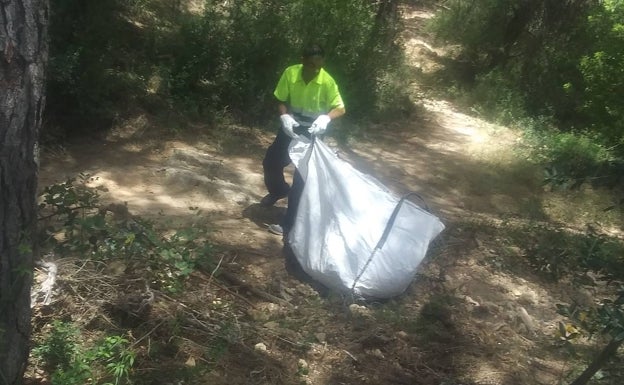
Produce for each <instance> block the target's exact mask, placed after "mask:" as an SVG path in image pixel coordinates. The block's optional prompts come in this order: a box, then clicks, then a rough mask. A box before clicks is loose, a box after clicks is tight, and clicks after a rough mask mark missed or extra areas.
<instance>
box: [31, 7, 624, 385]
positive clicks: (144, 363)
mask: <svg viewBox="0 0 624 385" xmlns="http://www.w3.org/2000/svg"><path fill="white" fill-rule="evenodd" d="M431 16H432V14H431V12H430V11H428V10H423V9H411V8H410V9H405V10H404V17H405V20H406V30H405V33H404V43H405V48H406V50H407V52H406V54H407V56H408V57H409V58H410V61H411V65H412V67H413V68H412V69H413V71H414V74H423V73H427V72H430V71H435V70H436V69H437V68H438V67H439V66H440V64H439V62H438V61H437V60H436V58H438V57H440V56H442V55H444V51H443V50H442V48H440V47H435V45H434V43H433V42H432V41H430V39H428V37H427V35H426V34H424V33H423V32H422V29H421V26H422V23H423V22H424V21H425V20H426V19H428V18H430V17H431ZM417 79H418V78H417V77H416V75H415V78H414V81H413V82H412V84H410V87H412V91H413V96H414V102H415V103H416V107H417V108H415V109H414V111H413V112H412V113H411V114H410V115H409V116H406V117H405V118H404V119H401V120H400V121H396V122H394V123H391V124H388V125H380V126H379V127H378V128H377V129H376V130H369V131H368V132H373V133H371V134H369V135H368V137H365V138H362V139H358V140H357V141H350V142H349V143H348V145H345V146H338V145H337V144H336V143H335V142H333V141H331V140H329V141H328V142H329V144H330V145H331V146H333V147H334V148H336V149H337V150H338V151H339V152H340V153H341V154H342V155H343V157H344V158H345V159H346V161H348V162H350V163H352V164H353V165H354V166H355V168H357V169H359V170H360V171H363V172H365V173H367V174H370V175H372V176H374V177H375V178H377V179H378V180H380V181H381V182H383V183H384V184H385V185H386V186H387V187H388V188H390V189H391V190H392V191H394V192H396V193H397V195H402V194H404V193H406V192H417V193H418V194H419V195H420V196H422V197H423V198H424V200H425V201H426V202H427V204H428V205H429V206H430V207H431V209H432V211H433V213H435V215H437V216H438V217H439V218H440V219H441V220H442V222H443V223H444V224H445V226H446V229H445V230H444V232H443V233H442V234H441V236H440V237H439V238H438V239H437V240H436V242H435V243H434V244H432V247H431V249H430V251H429V254H428V256H427V258H426V259H425V260H424V262H423V263H422V264H421V267H420V269H419V271H418V273H417V274H416V277H415V279H414V282H413V283H412V285H410V287H409V288H408V290H407V291H406V292H405V293H404V294H403V295H401V296H399V297H397V298H394V299H391V300H388V301H383V302H375V303H360V304H351V303H349V302H348V301H346V300H345V299H344V298H343V297H341V296H340V295H337V294H335V293H329V294H328V293H326V292H322V293H319V291H317V290H315V288H316V286H315V285H311V284H310V283H308V282H307V281H305V280H302V279H300V278H299V277H298V276H296V275H295V274H292V272H291V271H289V270H287V268H286V266H285V258H284V255H283V251H282V239H281V237H279V236H275V235H273V234H271V233H269V232H268V231H267V228H266V226H265V225H266V224H268V223H275V222H276V221H278V219H279V217H280V216H281V215H282V214H283V212H284V210H285V205H286V202H284V201H280V202H278V204H277V205H276V206H275V207H272V208H265V207H261V206H260V205H259V204H258V202H259V200H260V199H261V198H262V196H263V195H264V194H265V188H264V185H263V178H262V165H261V163H262V157H263V155H264V151H265V149H266V147H267V146H268V145H269V144H270V142H271V140H272V138H273V135H272V134H271V133H268V132H266V131H263V130H260V129H258V128H254V127H244V126H239V125H234V124H226V125H224V126H223V127H220V128H218V129H217V130H207V129H204V128H203V127H199V126H198V127H194V128H193V129H192V131H193V133H192V134H188V133H180V134H176V135H171V131H169V134H168V135H167V137H168V138H169V139H163V136H162V135H161V134H160V131H161V129H160V128H154V127H152V125H151V124H152V123H151V122H150V119H149V117H138V118H137V119H136V120H134V121H131V122H127V123H126V124H124V125H123V126H120V127H117V128H116V129H115V130H113V131H112V132H111V133H110V134H109V135H108V136H107V137H106V138H99V139H96V138H93V139H90V140H86V139H83V140H81V141H80V142H79V143H72V144H68V145H67V146H65V147H63V148H62V149H61V150H58V151H46V152H45V153H44V156H43V158H42V162H41V172H40V186H41V187H42V188H43V187H45V186H48V185H51V184H53V183H59V182H63V181H64V180H66V178H68V177H77V176H78V175H79V174H81V173H82V174H87V175H88V176H89V178H88V180H87V182H86V183H87V185H88V186H89V187H93V188H97V189H98V190H99V191H100V192H101V199H102V200H103V201H104V202H106V203H121V204H122V205H124V206H126V207H127V209H128V210H129V215H131V216H135V217H142V218H148V219H150V220H152V221H154V222H155V223H157V224H158V227H160V228H183V227H185V226H189V225H194V226H208V227H210V229H211V233H210V242H211V243H212V244H213V245H215V252H214V256H213V258H214V259H215V261H216V262H218V269H215V270H213V271H202V272H195V273H193V274H192V275H191V276H190V278H189V279H188V281H187V282H186V285H185V290H184V291H183V292H181V293H178V294H176V295H173V294H168V293H165V292H160V291H157V290H155V289H154V290H153V292H154V293H155V297H154V301H153V303H152V307H151V311H150V313H149V314H148V315H145V316H144V318H143V319H142V320H141V323H140V325H133V327H131V328H130V329H129V331H128V332H127V333H126V334H125V335H126V336H127V338H129V339H130V341H131V342H132V343H133V347H134V349H135V350H136V351H137V352H138V354H137V360H136V363H135V369H134V370H135V372H134V376H133V378H134V382H135V383H137V384H160V385H165V384H172V385H173V384H175V385H178V384H224V385H226V384H227V385H236V384H319V385H322V384H323V385H324V384H326V385H334V384H336V385H337V384H422V385H429V384H431V385H433V384H436V385H441V384H446V385H460V384H463V385H467V384H483V385H485V384H490V385H494V384H501V385H516V384H517V385H535V384H544V385H546V384H561V383H565V381H569V379H570V376H571V375H573V374H574V373H576V374H578V370H579V369H582V368H583V364H582V361H578V360H577V358H573V357H572V356H571V355H570V354H569V352H568V350H565V349H562V348H560V347H559V346H558V345H557V344H556V342H557V339H556V331H557V330H558V324H559V322H560V321H566V320H565V319H564V318H563V317H561V316H560V315H558V314H557V312H556V304H558V303H571V302H573V301H577V302H580V303H592V302H593V301H594V299H593V298H594V297H596V293H595V292H589V291H588V289H585V288H583V287H582V286H579V285H578V284H577V283H575V282H573V281H571V280H565V279H564V280H559V281H557V282H552V281H548V280H545V279H544V278H543V277H542V276H540V275H539V274H537V273H536V272H535V269H534V268H533V266H531V264H530V263H529V261H528V260H527V259H526V258H525V257H526V253H527V250H529V245H526V244H522V242H516V243H514V242H511V241H509V238H505V237H503V236H501V234H506V233H507V232H510V231H512V230H513V229H517V228H521V227H520V226H518V224H519V223H526V222H527V221H535V222H540V223H548V222H551V221H552V222H557V223H565V226H566V227H567V228H569V229H580V230H579V231H581V230H582V229H583V228H584V226H586V224H587V223H588V222H591V223H595V222H596V221H595V220H594V218H591V214H588V213H580V212H577V213H575V214H574V215H573V214H572V213H570V212H569V207H573V205H574V204H575V202H576V201H582V200H585V199H588V195H583V194H590V192H586V193H583V192H579V193H576V194H577V195H576V196H575V197H573V196H571V193H570V194H566V193H554V192H550V191H547V190H546V189H544V188H543V187H542V184H541V174H540V170H539V169H538V168H536V167H535V166H534V165H532V164H531V163H529V162H528V161H526V160H524V159H523V158H522V157H521V156H519V152H518V151H517V150H518V149H519V148H521V144H522V139H521V138H520V137H519V136H518V135H517V134H516V133H515V132H514V131H512V130H510V129H508V128H505V127H500V126H497V125H493V124H490V123H487V122H484V121H481V120H479V119H477V118H474V117H471V116H468V115H466V114H464V113H462V112H460V111H458V110H457V109H455V108H454V106H453V105H452V104H451V103H449V102H447V101H444V100H436V99H434V98H431V97H428V96H427V92H426V89H425V88H422V87H421V86H420V84H419V82H418V80H417ZM288 170H289V171H288V172H289V173H292V168H289V169H288ZM289 175H290V174H289ZM578 194H580V195H578ZM603 230H604V231H612V232H616V231H617V229H609V228H604V229H603ZM520 239H521V237H520ZM72 261H73V260H72ZM57 264H58V266H59V278H58V279H59V282H60V283H59V285H60V286H59V292H57V294H56V295H57V296H58V297H57V302H53V303H52V305H51V306H50V307H51V310H48V311H43V310H42V309H36V310H35V321H34V328H35V335H36V334H37V333H41V332H42V330H44V326H45V325H46V324H49V322H50V321H51V319H52V318H53V317H63V318H64V319H71V320H72V321H74V322H77V323H80V324H81V325H83V327H84V328H85V330H92V332H93V333H94V334H95V329H97V327H98V325H101V324H106V325H107V327H109V328H110V327H111V325H113V324H115V325H116V327H117V328H118V330H126V331H127V330H128V328H126V329H124V328H123V327H121V326H120V325H119V323H115V317H114V315H111V314H110V312H107V310H106V308H105V307H104V306H103V304H102V303H103V302H106V301H105V298H89V297H87V296H85V295H84V294H83V295H82V296H77V295H75V293H76V292H81V291H80V290H77V289H76V287H75V286H80V285H83V286H85V285H97V282H98V280H97V279H90V278H89V277H85V278H84V279H83V280H82V281H80V280H76V277H77V276H79V275H80V274H81V271H83V272H84V271H86V270H88V269H87V267H85V266H84V265H80V266H81V268H77V267H76V264H75V263H70V262H64V261H63V258H61V257H57ZM81 269H82V270H81ZM96 270H97V269H94V270H93V271H96ZM98 271H99V273H100V274H109V275H111V276H115V277H116V279H117V281H115V282H117V284H116V285H117V286H115V285H113V287H112V288H110V289H109V291H110V290H113V291H115V290H117V296H118V297H122V298H123V297H124V296H129V295H130V294H129V293H131V290H134V289H136V290H139V291H140V290H141V289H142V286H141V285H142V283H141V284H140V285H138V287H134V288H133V287H132V284H131V282H132V279H134V278H136V277H137V269H135V268H134V267H133V268H132V269H130V268H129V266H127V265H124V263H123V262H121V265H119V264H117V265H114V264H113V265H109V266H106V267H104V269H103V270H102V269H100V270H98ZM221 272H225V274H223V275H221ZM63 282H64V283H63ZM106 282H109V283H110V282H111V281H106ZM120 282H123V283H124V284H121V283H120ZM135 286H137V285H135ZM115 287H116V289H115ZM592 287H593V288H594V289H592V290H595V287H596V286H592ZM69 289H72V290H73V291H72V290H69ZM129 290H130V291H129ZM147 290H150V289H149V288H148V289H147ZM72 293H74V294H72ZM81 293H84V291H83V292H81ZM109 294H110V293H109ZM109 294H107V295H109ZM69 303H71V304H72V306H70V307H68V306H69V305H68V304H69ZM63 306H65V307H66V308H65V309H64V310H63V309H61V307H63ZM193 318H194V319H193ZM191 321H192V322H191ZM578 349H582V347H580V348H578ZM30 375H31V379H33V381H34V379H35V378H39V380H38V381H39V383H45V382H46V380H45V378H46V375H45V373H43V372H41V370H39V369H38V368H34V369H33V371H31V374H30Z"/></svg>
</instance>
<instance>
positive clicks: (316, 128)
mask: <svg viewBox="0 0 624 385" xmlns="http://www.w3.org/2000/svg"><path fill="white" fill-rule="evenodd" d="M329 122H331V118H330V117H329V116H328V115H320V116H319V117H318V118H316V120H315V121H314V123H312V125H311V126H310V128H308V132H309V133H310V134H312V135H322V134H323V133H324V132H325V131H326V130H327V125H328V124H329Z"/></svg>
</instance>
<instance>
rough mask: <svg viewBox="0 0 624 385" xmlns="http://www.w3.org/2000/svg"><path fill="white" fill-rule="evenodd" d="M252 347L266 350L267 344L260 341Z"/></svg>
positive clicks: (262, 350)
mask: <svg viewBox="0 0 624 385" xmlns="http://www.w3.org/2000/svg"><path fill="white" fill-rule="evenodd" d="M254 349H255V350H257V351H259V352H266V351H267V346H266V345H265V344H264V343H262V342H258V343H257V344H256V345H255V346H254Z"/></svg>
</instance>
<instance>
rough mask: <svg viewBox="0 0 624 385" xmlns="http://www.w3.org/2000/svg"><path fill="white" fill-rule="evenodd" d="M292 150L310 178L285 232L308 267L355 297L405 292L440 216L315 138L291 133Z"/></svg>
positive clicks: (309, 271) (439, 225)
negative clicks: (396, 192)
mask: <svg viewBox="0 0 624 385" xmlns="http://www.w3.org/2000/svg"><path fill="white" fill-rule="evenodd" d="M289 151H290V156H291V159H292V160H293V162H294V163H295V166H296V167H297V169H298V170H299V172H300V173H301V175H302V177H303V179H304V180H305V187H304V189H303V192H302V196H301V200H300V203H299V207H298V210H297V216H296V218H295V224H294V226H293V228H292V229H291V231H290V233H289V236H288V243H289V245H290V247H291V249H292V251H293V253H294V255H295V256H296V258H297V260H298V261H299V263H300V264H301V267H302V268H303V270H304V271H305V272H306V273H307V274H309V275H310V276H311V277H312V278H314V279H315V280H317V281H319V282H321V283H322V284H324V285H325V286H327V287H329V288H332V289H335V290H338V291H341V292H350V293H352V294H354V295H355V296H361V297H369V298H390V297H393V296H396V295H399V294H401V293H403V292H404V291H405V289H407V287H408V286H409V284H410V283H411V281H412V280H413V278H414V275H415V274H416V270H417V268H418V265H419V264H420V263H421V261H422V259H423V258H424V256H425V254H426V252H427V249H428V247H429V243H430V242H431V241H432V240H433V239H434V238H435V237H436V236H437V235H438V234H439V233H440V232H441V231H442V230H443V229H444V225H443V224H442V222H440V220H439V219H438V218H437V217H435V216H434V215H432V214H430V213H429V212H427V211H425V210H423V209H422V208H420V207H419V206H417V205H416V204H414V203H413V202H411V201H409V200H407V199H401V198H398V197H396V196H395V195H394V194H392V193H391V192H390V191H389V190H388V189H387V188H385V187H384V186H383V185H382V184H381V183H379V182H378V181H377V180H375V178H373V177H371V176H369V175H366V174H363V173H361V172H359V171H357V170H356V169H354V168H353V167H352V166H351V165H350V164H348V163H346V162H345V161H343V160H341V159H339V158H338V157H337V156H336V155H335V154H334V153H333V152H332V151H331V149H329V147H327V145H326V144H325V143H323V142H322V141H321V140H319V139H318V138H317V139H315V140H314V141H313V142H312V143H310V142H309V141H307V140H305V141H302V140H293V141H292V142H291V146H290V150H289Z"/></svg>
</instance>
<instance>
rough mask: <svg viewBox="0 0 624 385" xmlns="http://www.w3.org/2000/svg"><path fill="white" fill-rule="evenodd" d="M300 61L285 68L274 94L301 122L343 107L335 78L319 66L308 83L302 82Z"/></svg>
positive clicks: (309, 120)
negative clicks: (316, 72) (318, 69)
mask: <svg viewBox="0 0 624 385" xmlns="http://www.w3.org/2000/svg"><path fill="white" fill-rule="evenodd" d="M302 69H303V64H295V65H293V66H290V67H288V68H286V69H285V70H284V72H283V73H282V76H281V77H280V80H279V82H278V83H277V86H276V87H275V91H274V92H273V95H275V97H276V98H277V100H279V101H281V102H283V103H285V104H286V105H287V106H288V108H289V110H290V112H291V113H293V114H294V115H295V118H298V120H304V121H303V122H301V123H306V122H308V123H311V122H313V121H314V119H316V118H317V117H318V116H319V115H322V114H327V113H328V112H329V111H331V110H332V109H334V108H344V103H343V101H342V97H341V96H340V91H338V85H337V84H336V82H335V81H334V78H332V77H331V75H330V74H328V73H327V71H325V70H324V69H323V68H321V70H320V72H319V73H318V75H316V76H315V77H314V78H313V79H312V80H310V82H308V84H306V83H305V82H304V81H303V76H302Z"/></svg>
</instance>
